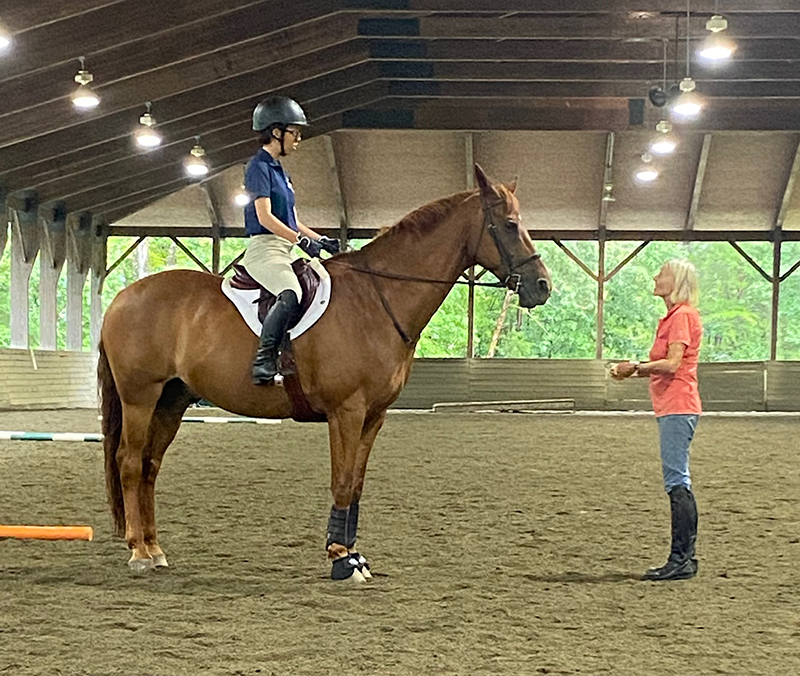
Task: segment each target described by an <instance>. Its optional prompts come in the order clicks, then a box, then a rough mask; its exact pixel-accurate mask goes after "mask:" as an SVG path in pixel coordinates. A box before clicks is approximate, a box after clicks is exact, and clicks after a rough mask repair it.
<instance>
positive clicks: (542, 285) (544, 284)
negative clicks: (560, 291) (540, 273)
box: [536, 277, 550, 293]
mask: <svg viewBox="0 0 800 676" xmlns="http://www.w3.org/2000/svg"><path fill="white" fill-rule="evenodd" d="M536 283H537V284H538V285H539V288H540V289H541V290H542V291H544V292H545V293H550V282H548V281H547V280H546V279H545V278H544V277H539V279H537V280H536Z"/></svg>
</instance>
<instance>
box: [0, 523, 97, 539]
mask: <svg viewBox="0 0 800 676" xmlns="http://www.w3.org/2000/svg"><path fill="white" fill-rule="evenodd" d="M93 535H94V533H93V531H92V527H91V526H3V525H0V538H16V539H22V540H91V539H92V537H93Z"/></svg>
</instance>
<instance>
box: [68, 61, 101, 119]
mask: <svg viewBox="0 0 800 676" xmlns="http://www.w3.org/2000/svg"><path fill="white" fill-rule="evenodd" d="M78 60H79V61H80V62H81V69H80V70H79V71H78V74H77V75H76V76H75V78H74V79H75V82H77V83H78V85H80V86H79V87H78V88H77V89H76V90H75V91H74V92H73V93H72V97H71V98H72V105H74V106H75V107H76V108H78V109H79V110H92V109H93V108H97V106H98V105H99V103H100V97H99V96H98V95H97V94H96V93H95V91H94V89H92V88H91V87H90V86H89V83H90V82H93V81H94V75H92V74H91V73H90V72H89V71H88V70H86V59H85V58H84V57H82V56H81V57H79V58H78Z"/></svg>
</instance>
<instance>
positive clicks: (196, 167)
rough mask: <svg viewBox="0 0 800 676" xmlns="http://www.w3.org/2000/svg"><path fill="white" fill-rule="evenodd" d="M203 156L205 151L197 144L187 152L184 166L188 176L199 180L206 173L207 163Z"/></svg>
mask: <svg viewBox="0 0 800 676" xmlns="http://www.w3.org/2000/svg"><path fill="white" fill-rule="evenodd" d="M205 154H206V151H205V150H204V149H203V146H201V145H200V144H199V143H198V144H196V145H195V146H194V148H192V149H191V150H190V151H189V157H188V158H187V160H186V163H185V165H184V166H185V167H186V173H187V174H189V176H193V177H195V178H199V177H200V176H205V175H206V174H207V173H208V162H207V161H206V159H205Z"/></svg>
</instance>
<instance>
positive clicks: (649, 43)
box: [369, 31, 800, 76]
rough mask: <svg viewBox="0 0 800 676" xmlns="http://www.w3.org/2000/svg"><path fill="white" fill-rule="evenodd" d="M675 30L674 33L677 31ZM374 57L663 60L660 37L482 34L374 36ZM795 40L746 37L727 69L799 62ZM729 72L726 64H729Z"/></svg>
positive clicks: (682, 67) (680, 63)
mask: <svg viewBox="0 0 800 676" xmlns="http://www.w3.org/2000/svg"><path fill="white" fill-rule="evenodd" d="M673 33H674V31H673ZM369 49H370V57H371V58H373V59H379V60H382V61H386V60H389V61H395V60H406V59H408V60H414V61H461V62H471V61H504V62H509V61H525V62H529V61H540V60H542V61H553V60H568V61H573V62H588V63H592V62H601V63H657V64H660V63H661V62H662V59H663V51H662V50H663V46H662V39H650V40H559V39H549V40H548V39H542V38H529V39H524V38H523V39H521V38H517V39H514V40H500V41H498V40H497V39H494V38H491V39H481V38H445V39H436V40H432V39H426V38H424V37H410V38H380V37H378V38H375V37H374V38H370V47H369ZM684 53H685V52H684V50H683V49H679V50H678V66H677V71H676V66H675V62H674V60H672V59H671V60H670V64H669V69H670V75H671V76H672V75H674V73H675V72H678V73H680V74H683V72H684V71H685V68H686V67H685V60H684ZM798 59H800V49H799V48H798V44H797V40H795V39H790V38H783V39H770V40H743V41H742V42H741V43H740V44H739V46H738V49H737V50H736V59H735V62H734V63H731V64H729V66H728V67H731V66H738V65H739V64H741V63H747V62H749V61H760V60H780V61H797V60H798ZM726 72H727V68H726Z"/></svg>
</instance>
